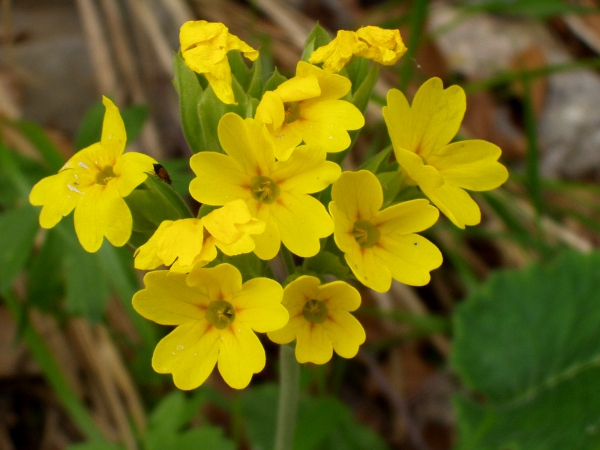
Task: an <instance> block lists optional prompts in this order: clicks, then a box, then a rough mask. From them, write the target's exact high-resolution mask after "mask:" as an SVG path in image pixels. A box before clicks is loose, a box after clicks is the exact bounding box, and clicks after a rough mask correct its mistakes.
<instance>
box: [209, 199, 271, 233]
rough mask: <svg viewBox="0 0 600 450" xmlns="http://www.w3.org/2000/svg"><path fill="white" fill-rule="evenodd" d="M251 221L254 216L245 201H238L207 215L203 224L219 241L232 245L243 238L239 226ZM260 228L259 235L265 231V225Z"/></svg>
mask: <svg viewBox="0 0 600 450" xmlns="http://www.w3.org/2000/svg"><path fill="white" fill-rule="evenodd" d="M251 220H252V214H251V213H250V210H249V209H248V205H246V203H245V202H244V201H243V200H239V199H238V200H234V201H231V202H229V203H227V204H225V206H223V207H222V208H219V209H216V210H214V211H212V212H211V213H209V214H207V215H206V216H204V217H203V218H202V223H203V224H204V226H205V227H206V229H207V230H208V232H209V233H210V234H211V235H212V236H213V237H214V238H215V239H216V240H217V241H219V242H222V243H224V244H232V243H234V242H236V241H238V240H240V239H241V238H242V233H241V232H240V229H239V228H238V226H237V225H238V224H245V223H248V222H250V221H251ZM260 228H261V227H258V229H257V230H256V231H258V233H261V232H262V231H263V230H264V225H263V227H262V229H260ZM259 230H260V231H259ZM258 233H257V234H258Z"/></svg>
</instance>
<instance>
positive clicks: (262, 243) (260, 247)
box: [251, 208, 281, 260]
mask: <svg viewBox="0 0 600 450" xmlns="http://www.w3.org/2000/svg"><path fill="white" fill-rule="evenodd" d="M264 209H267V208H264ZM261 220H263V221H264V222H265V231H264V232H263V233H262V234H254V235H252V236H251V237H252V239H253V240H254V244H255V248H254V253H255V254H256V256H258V257H259V258H260V259H262V260H269V259H273V258H275V255H277V253H278V252H279V247H280V246H281V236H280V235H279V227H278V226H277V224H276V223H275V220H274V219H273V217H269V218H264V217H261Z"/></svg>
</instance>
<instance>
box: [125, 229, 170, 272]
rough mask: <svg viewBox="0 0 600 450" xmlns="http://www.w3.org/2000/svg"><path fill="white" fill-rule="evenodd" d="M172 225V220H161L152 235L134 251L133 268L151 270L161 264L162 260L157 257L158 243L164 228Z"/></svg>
mask: <svg viewBox="0 0 600 450" xmlns="http://www.w3.org/2000/svg"><path fill="white" fill-rule="evenodd" d="M172 223H173V221H172V220H163V221H162V222H161V224H160V225H159V227H158V228H157V230H156V231H155V232H154V234H153V235H152V236H151V237H150V239H148V242H146V243H145V244H143V245H140V246H139V247H138V249H137V250H136V251H135V253H134V254H133V256H134V257H135V261H134V267H135V268H136V269H140V270H152V269H156V268H157V267H158V266H160V265H162V264H163V260H162V258H160V257H159V256H158V249H159V246H158V244H159V242H160V239H161V238H162V234H163V232H164V230H165V228H167V227H169V226H170V225H171V224H172Z"/></svg>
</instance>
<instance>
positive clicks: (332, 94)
mask: <svg viewBox="0 0 600 450" xmlns="http://www.w3.org/2000/svg"><path fill="white" fill-rule="evenodd" d="M351 87H352V85H351V83H350V80H348V79H347V78H345V77H342V76H341V75H333V74H330V73H327V72H325V71H323V70H322V69H320V68H318V67H316V66H311V65H310V64H307V63H305V62H304V61H300V62H299V63H298V66H297V67H296V76H295V77H293V78H291V79H289V80H287V81H285V82H283V83H282V84H281V85H279V87H277V89H275V90H274V91H267V92H265V94H264V95H263V98H262V100H261V102H260V103H259V105H258V107H257V108H256V115H255V119H256V120H257V121H258V122H260V123H263V124H265V125H266V126H267V129H268V130H269V135H270V136H271V138H272V140H273V145H274V146H275V156H276V157H277V159H279V160H286V159H288V158H289V156H290V155H291V154H292V151H293V150H294V148H296V147H297V146H298V145H299V144H300V143H301V142H302V141H304V142H305V143H306V144H309V145H318V146H319V147H321V148H322V150H323V151H325V152H341V151H342V150H345V149H347V148H348V147H349V146H350V135H349V134H348V130H358V129H359V128H361V127H362V126H363V125H364V124H365V119H364V117H363V115H362V114H361V112H360V110H359V109H358V108H357V107H356V106H354V105H353V104H352V103H350V102H347V101H345V100H340V99H341V98H342V97H343V96H345V95H346V94H347V93H348V92H350V88H351Z"/></svg>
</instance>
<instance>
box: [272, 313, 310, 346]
mask: <svg viewBox="0 0 600 450" xmlns="http://www.w3.org/2000/svg"><path fill="white" fill-rule="evenodd" d="M306 323H307V322H306V319H305V318H304V316H303V315H302V313H300V314H296V316H294V317H290V320H289V322H288V323H287V324H286V325H285V326H284V327H283V328H281V329H279V330H276V331H269V332H268V333H267V336H268V337H269V339H271V340H272V341H273V342H275V343H276V344H289V343H290V342H292V341H293V340H294V339H296V336H297V334H298V332H299V331H300V329H301V328H302V327H303V326H304V325H305V324H306Z"/></svg>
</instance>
